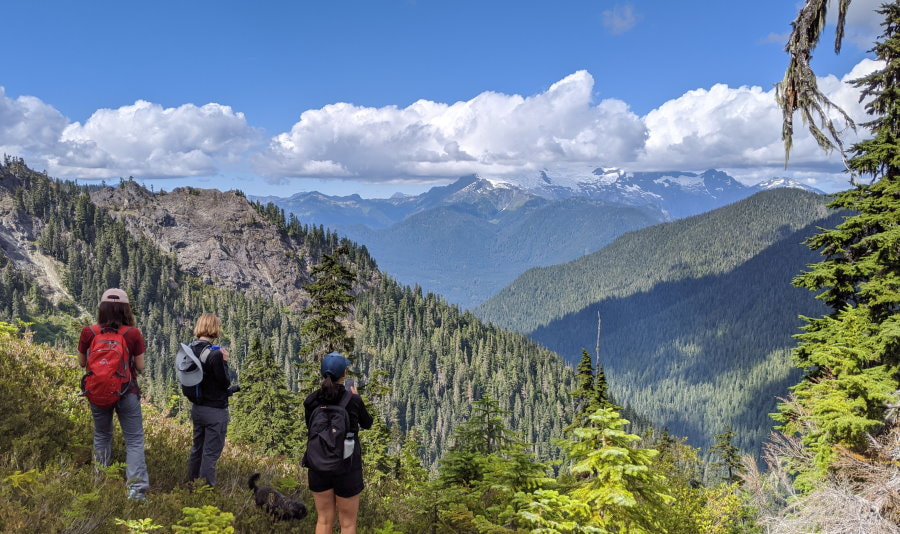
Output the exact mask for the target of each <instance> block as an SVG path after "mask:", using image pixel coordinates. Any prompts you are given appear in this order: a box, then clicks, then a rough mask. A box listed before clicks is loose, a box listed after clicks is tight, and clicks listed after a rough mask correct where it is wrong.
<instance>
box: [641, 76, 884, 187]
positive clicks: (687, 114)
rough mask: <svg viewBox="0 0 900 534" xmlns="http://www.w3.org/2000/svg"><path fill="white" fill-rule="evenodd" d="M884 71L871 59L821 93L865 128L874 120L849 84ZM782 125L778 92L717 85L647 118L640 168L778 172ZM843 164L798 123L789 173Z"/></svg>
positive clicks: (823, 82) (849, 136)
mask: <svg viewBox="0 0 900 534" xmlns="http://www.w3.org/2000/svg"><path fill="white" fill-rule="evenodd" d="M879 65H880V64H879V63H878V62H876V61H872V60H869V59H865V60H863V61H862V62H860V63H859V64H858V65H856V67H854V68H853V70H852V71H851V72H850V73H848V74H847V75H846V76H844V77H843V78H841V79H838V78H837V77H835V76H833V75H829V76H825V77H822V78H819V88H820V89H821V90H822V91H823V92H824V93H825V94H826V95H827V96H828V97H829V98H830V99H831V100H832V101H833V102H835V103H836V104H837V105H839V106H840V107H841V108H843V109H844V110H845V111H847V113H848V114H849V115H850V116H851V117H852V118H853V119H854V120H855V121H856V122H865V121H867V120H868V117H867V115H866V112H865V109H864V107H863V104H861V103H860V102H859V90H858V89H857V88H855V87H853V86H852V84H850V83H849V82H850V80H853V79H855V78H858V77H860V76H862V75H864V74H866V73H868V72H871V71H873V70H875V69H876V68H879ZM781 120H782V116H781V109H780V108H779V107H778V105H777V104H776V102H775V91H774V89H770V90H767V91H766V90H763V89H762V88H761V87H746V86H745V87H737V88H733V87H728V86H727V85H723V84H717V85H714V86H713V87H711V88H709V89H696V90H693V91H688V92H687V93H685V94H684V95H682V96H680V97H678V98H675V99H673V100H670V101H668V102H666V103H664V104H662V105H661V106H659V107H658V108H656V109H654V110H653V111H651V112H650V113H648V114H647V115H646V116H645V117H644V122H645V124H646V125H647V129H648V132H649V136H648V138H647V143H646V145H645V148H644V151H643V152H642V154H641V156H640V157H639V158H638V160H637V161H636V166H637V167H640V168H642V169H660V168H684V169H704V168H709V167H718V168H729V169H734V168H737V169H746V170H747V171H746V172H747V174H748V176H749V175H750V174H752V173H753V172H754V171H752V170H751V169H755V170H757V171H758V170H760V169H773V170H775V169H778V168H781V167H783V165H784V145H783V143H782V140H781ZM837 124H839V125H841V124H843V123H842V122H841V121H838V122H837ZM859 133H863V132H862V130H860V132H859ZM844 134H845V137H844V139H845V143H847V144H851V143H852V142H853V141H855V140H856V139H857V137H856V135H854V134H853V132H852V131H851V130H850V129H849V128H845V130H844ZM839 161H840V160H839V159H838V157H837V155H836V154H832V155H831V157H830V158H829V157H828V156H827V155H825V154H824V153H823V152H822V150H821V149H820V148H819V147H818V145H817V144H816V143H815V141H814V140H813V139H812V136H810V135H809V133H808V132H807V131H806V128H805V127H804V126H803V124H802V121H800V120H799V117H798V119H797V120H796V121H795V137H794V147H793V150H792V151H791V158H790V167H789V168H792V169H793V170H796V171H798V172H811V171H815V170H820V171H821V170H828V171H829V172H832V173H839V172H840V169H839V168H838V166H839Z"/></svg>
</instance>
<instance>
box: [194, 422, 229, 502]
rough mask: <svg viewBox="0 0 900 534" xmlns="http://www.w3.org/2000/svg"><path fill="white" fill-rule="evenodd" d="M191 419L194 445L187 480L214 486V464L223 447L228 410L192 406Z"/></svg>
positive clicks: (226, 429)
mask: <svg viewBox="0 0 900 534" xmlns="http://www.w3.org/2000/svg"><path fill="white" fill-rule="evenodd" d="M191 419H192V420H193V421H194V445H193V446H192V447H191V455H190V457H189V458H188V480H195V479H198V478H203V479H206V482H207V483H208V484H209V485H210V486H215V485H216V462H218V461H219V456H221V454H222V449H223V448H224V447H225V433H226V432H227V431H228V408H211V407H209V406H198V405H196V404H194V405H192V407H191Z"/></svg>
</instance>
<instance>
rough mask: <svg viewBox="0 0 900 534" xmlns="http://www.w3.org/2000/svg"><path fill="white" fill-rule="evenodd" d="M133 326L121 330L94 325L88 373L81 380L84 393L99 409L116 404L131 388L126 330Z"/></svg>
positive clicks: (89, 351)
mask: <svg viewBox="0 0 900 534" xmlns="http://www.w3.org/2000/svg"><path fill="white" fill-rule="evenodd" d="M129 330H131V327H130V326H123V327H121V328H119V329H118V330H113V329H111V328H103V329H101V328H100V327H99V326H97V325H93V326H91V333H93V334H94V338H93V339H91V346H90V347H89V348H88V351H87V373H86V374H85V375H84V378H82V379H81V391H82V394H83V395H84V396H85V397H87V399H88V400H89V401H91V404H93V405H94V406H97V407H98V408H110V407H112V406H115V404H116V403H117V402H119V399H121V398H122V396H123V395H125V394H126V393H128V390H129V389H130V387H131V362H130V361H129V355H128V344H127V343H126V341H125V333H126V332H128V331H129Z"/></svg>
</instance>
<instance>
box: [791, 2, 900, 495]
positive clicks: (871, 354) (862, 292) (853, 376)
mask: <svg viewBox="0 0 900 534" xmlns="http://www.w3.org/2000/svg"><path fill="white" fill-rule="evenodd" d="M877 12H878V13H880V14H882V15H883V16H884V17H885V22H884V23H883V26H884V32H883V34H882V35H881V38H880V39H879V41H878V42H877V43H876V45H875V48H874V49H873V50H874V52H875V54H876V56H877V58H878V59H879V60H882V61H884V62H885V64H884V67H883V68H881V69H879V70H876V71H875V72H873V73H871V74H869V75H868V76H865V77H863V78H861V79H858V80H856V81H855V82H854V83H855V85H856V86H857V87H860V88H861V89H862V95H863V96H864V97H869V98H871V100H870V101H869V102H868V103H867V104H866V110H867V111H868V112H869V114H871V115H872V116H873V117H874V119H873V120H872V121H871V122H868V123H866V124H865V126H866V127H868V128H870V129H871V131H872V134H873V136H872V138H870V139H867V140H865V141H862V142H860V143H857V144H856V145H854V146H853V147H851V149H850V152H851V154H853V157H852V158H851V159H850V160H849V161H848V167H849V169H850V171H851V172H853V173H854V174H856V175H859V176H866V177H868V179H869V180H868V183H867V184H861V185H857V186H856V187H854V188H852V189H850V190H848V191H845V192H842V193H839V194H838V195H836V197H835V198H834V200H833V201H832V202H831V204H830V206H831V207H832V208H836V209H843V210H847V211H849V212H850V213H851V215H849V216H847V217H846V218H845V219H844V222H843V223H841V224H840V225H838V226H837V227H836V228H834V229H830V230H823V231H822V232H821V233H819V234H817V235H816V236H814V237H813V238H811V239H809V240H808V242H807V245H808V246H809V247H810V248H811V249H814V250H819V251H821V253H822V254H823V255H824V256H825V259H824V260H823V261H821V262H820V263H818V264H816V265H813V266H812V267H811V269H810V270H809V271H808V272H805V273H803V274H801V275H800V276H798V277H797V278H796V279H795V280H794V284H795V285H796V286H799V287H805V288H808V289H810V290H813V291H820V290H822V292H821V293H820V294H819V295H818V298H819V299H821V300H823V301H825V302H826V303H827V304H828V305H829V306H831V307H832V308H833V310H834V311H833V312H832V313H831V314H829V315H827V316H824V317H820V318H807V319H806V320H807V324H806V326H805V327H804V332H803V333H802V334H800V335H798V336H797V337H798V338H799V339H800V344H799V346H798V348H797V349H796V351H795V359H796V363H797V366H798V367H800V368H801V369H803V370H804V372H805V377H804V380H803V381H802V382H800V383H799V384H797V385H796V386H795V387H794V388H793V393H794V396H795V397H796V401H795V402H789V403H785V404H783V405H781V407H780V412H781V413H780V414H779V415H778V419H779V420H780V421H781V422H782V423H783V425H782V429H783V430H785V431H787V432H797V433H800V434H802V436H803V441H804V443H805V445H807V446H808V447H809V448H810V449H811V450H812V451H813V453H814V455H815V468H814V469H812V470H811V471H808V472H806V473H802V474H801V480H800V482H801V487H806V488H810V487H812V485H813V484H814V481H815V480H817V479H821V478H822V477H824V476H825V474H826V473H827V472H828V469H829V467H830V465H831V463H832V460H833V458H834V454H835V450H836V447H841V446H843V447H850V448H851V449H854V450H856V451H857V452H864V449H865V447H866V444H867V435H868V434H871V433H873V432H877V431H878V429H879V428H881V427H882V426H883V423H884V420H883V419H884V414H885V409H886V407H887V406H888V405H890V404H892V403H894V402H896V400H897V392H898V389H900V383H898V372H900V315H898V311H900V184H898V181H900V85H898V81H900V61H898V59H900V36H898V29H900V4H897V3H896V2H895V3H892V4H885V5H883V6H882V7H881V8H880V9H878V10H877ZM806 477H811V478H806Z"/></svg>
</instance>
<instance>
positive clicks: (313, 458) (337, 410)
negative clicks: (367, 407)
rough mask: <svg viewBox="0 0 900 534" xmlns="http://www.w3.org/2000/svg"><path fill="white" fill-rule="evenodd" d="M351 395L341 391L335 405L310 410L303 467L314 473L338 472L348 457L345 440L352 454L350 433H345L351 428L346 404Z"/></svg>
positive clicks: (321, 405)
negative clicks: (340, 395)
mask: <svg viewBox="0 0 900 534" xmlns="http://www.w3.org/2000/svg"><path fill="white" fill-rule="evenodd" d="M352 397H353V394H352V393H350V392H349V391H346V390H345V391H344V395H343V396H342V397H341V401H340V402H339V403H338V404H320V405H319V406H316V408H315V409H314V410H313V413H312V416H311V417H310V418H309V435H308V438H309V439H308V440H307V442H306V454H304V455H303V465H304V466H305V467H308V468H310V469H313V470H315V471H325V472H337V471H341V470H342V468H343V467H344V465H345V464H344V461H345V458H347V457H349V456H350V455H349V454H346V452H347V451H345V444H344V442H345V441H350V442H351V443H350V444H348V445H347V447H348V448H350V450H351V451H352V448H353V444H352V443H353V441H354V439H353V433H352V432H347V428H348V427H349V426H350V415H349V414H348V413H347V404H349V403H350V399H351V398H352Z"/></svg>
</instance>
